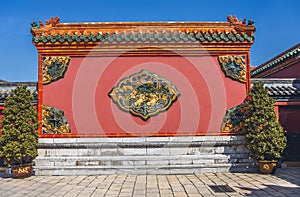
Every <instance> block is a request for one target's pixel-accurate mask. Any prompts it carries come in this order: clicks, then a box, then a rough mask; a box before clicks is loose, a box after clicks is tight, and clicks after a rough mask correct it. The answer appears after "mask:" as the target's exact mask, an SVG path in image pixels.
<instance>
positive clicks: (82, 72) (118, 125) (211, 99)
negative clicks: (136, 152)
mask: <svg viewBox="0 0 300 197" xmlns="http://www.w3.org/2000/svg"><path fill="white" fill-rule="evenodd" d="M142 69H145V70H148V71H149V72H152V73H155V74H157V75H159V76H161V77H164V78H166V79H167V80H169V81H170V82H171V83H172V84H173V85H175V86H176V87H177V89H178V90H179V92H180V93H181V95H180V97H179V98H178V100H177V101H176V102H175V103H173V105H172V106H171V108H170V109H169V110H168V111H166V112H163V113H160V114H158V115H157V116H155V117H151V118H150V119H149V120H147V121H146V122H144V121H143V120H141V119H140V118H139V117H134V116H132V115H130V114H129V113H127V112H123V111H121V110H120V109H119V108H118V107H117V106H116V105H115V104H114V103H113V102H112V100H111V99H110V98H109V97H108V93H109V92H110V90H111V89H112V88H113V87H114V86H115V85H116V84H117V83H118V81H119V80H121V79H122V78H124V77H128V76H129V75H131V74H133V73H137V72H140V71H141V70H142ZM42 95H43V96H42V103H43V104H46V105H50V106H52V107H55V108H58V109H60V110H63V111H64V113H65V116H66V118H67V121H68V123H69V125H70V128H71V133H72V134H79V135H90V136H92V135H94V136H174V135H207V134H220V133H221V131H220V128H221V124H222V120H223V117H224V115H225V113H226V110H227V109H229V108H231V107H233V106H235V105H238V104H240V103H241V102H242V101H243V99H244V98H245V96H246V84H245V83H240V82H237V81H234V80H232V79H230V78H225V76H224V73H223V72H222V70H221V68H220V65H219V63H218V60H217V56H199V57H195V56H193V57H181V56H176V57H174V56H162V57H148V56H147V57H146V56H145V57H144V56H141V57H128V56H126V57H125V56H124V57H122V56H121V57H117V58H116V57H114V58H112V57H85V58H83V57H71V61H70V64H69V67H68V70H67V72H66V74H65V77H64V78H63V79H60V80H58V81H56V82H52V83H51V84H48V85H43V89H42Z"/></svg>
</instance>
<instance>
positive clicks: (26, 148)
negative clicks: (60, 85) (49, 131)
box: [0, 86, 38, 166]
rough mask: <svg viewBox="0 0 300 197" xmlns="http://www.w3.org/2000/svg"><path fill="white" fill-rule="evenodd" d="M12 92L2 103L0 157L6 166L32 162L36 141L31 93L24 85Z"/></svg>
mask: <svg viewBox="0 0 300 197" xmlns="http://www.w3.org/2000/svg"><path fill="white" fill-rule="evenodd" d="M12 92H13V95H12V96H9V97H7V99H6V101H5V104H4V106H5V108H4V110H3V119H2V121H1V124H2V136H1V137H0V146H1V147H0V157H4V164H6V165H8V166H11V165H18V164H26V163H30V162H32V160H33V159H34V158H35V157H36V156H37V143H38V132H37V129H38V120H37V110H36V109H35V108H34V107H33V106H32V104H31V102H32V100H33V96H32V94H31V93H30V91H29V90H27V87H26V86H22V87H17V88H16V89H15V90H12Z"/></svg>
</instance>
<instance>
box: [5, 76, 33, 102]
mask: <svg viewBox="0 0 300 197" xmlns="http://www.w3.org/2000/svg"><path fill="white" fill-rule="evenodd" d="M23 85H26V86H27V89H29V90H30V92H31V93H32V94H33V96H34V100H33V104H37V99H38V92H37V82H7V81H3V80H1V81H0V106H1V105H4V102H5V99H6V98H7V97H8V96H11V95H13V93H12V90H13V89H15V88H16V87H18V86H23Z"/></svg>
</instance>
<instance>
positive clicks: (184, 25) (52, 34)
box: [31, 16, 255, 44]
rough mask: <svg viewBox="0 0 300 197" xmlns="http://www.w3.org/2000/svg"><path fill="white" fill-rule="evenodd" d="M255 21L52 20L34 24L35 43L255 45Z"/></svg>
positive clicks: (232, 18) (32, 29)
mask: <svg viewBox="0 0 300 197" xmlns="http://www.w3.org/2000/svg"><path fill="white" fill-rule="evenodd" d="M253 23H254V22H253V21H251V20H249V21H248V24H246V21H245V20H244V21H241V20H238V19H237V18H236V17H232V16H228V21H227V22H109V23H105V22H102V23H60V22H59V18H58V17H56V18H51V19H50V20H48V21H46V24H45V25H44V24H43V23H42V22H41V21H40V22H39V25H38V24H37V23H36V22H33V23H32V27H31V33H32V35H33V38H32V40H33V43H35V44H38V43H44V44H47V43H57V44H59V43H97V42H104V41H108V42H149V41H151V42H170V41H173V42H187V41H200V42H225V43H234V42H245V43H253V41H254V31H255V26H254V25H253Z"/></svg>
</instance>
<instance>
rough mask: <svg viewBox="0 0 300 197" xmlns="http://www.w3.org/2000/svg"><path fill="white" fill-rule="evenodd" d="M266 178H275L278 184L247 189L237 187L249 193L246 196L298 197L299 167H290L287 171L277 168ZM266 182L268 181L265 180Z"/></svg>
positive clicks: (299, 186)
mask: <svg viewBox="0 0 300 197" xmlns="http://www.w3.org/2000/svg"><path fill="white" fill-rule="evenodd" d="M266 176H273V177H274V178H277V179H278V181H279V183H278V184H276V183H275V182H270V184H262V185H261V188H249V187H243V186H239V188H240V189H242V190H248V191H250V192H251V193H248V194H245V195H246V196H266V195H268V196H300V168H299V167H296V168H292V167H290V168H288V169H282V168H279V169H278V170H277V172H276V173H275V174H273V175H266ZM266 180H268V179H267V178H266ZM280 180H281V181H280ZM279 184H280V185H279ZM285 185H289V186H285Z"/></svg>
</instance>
